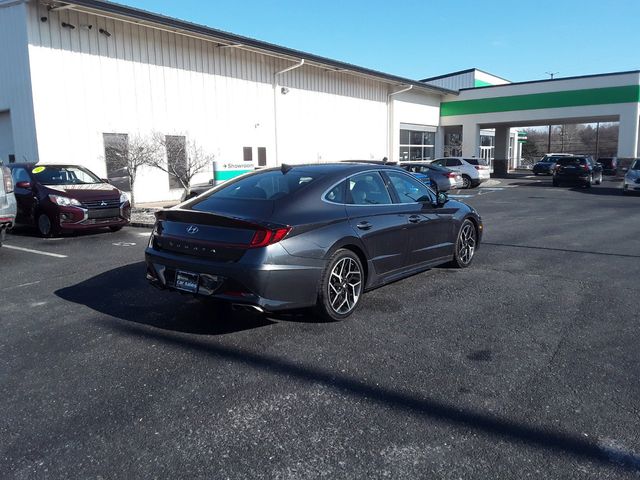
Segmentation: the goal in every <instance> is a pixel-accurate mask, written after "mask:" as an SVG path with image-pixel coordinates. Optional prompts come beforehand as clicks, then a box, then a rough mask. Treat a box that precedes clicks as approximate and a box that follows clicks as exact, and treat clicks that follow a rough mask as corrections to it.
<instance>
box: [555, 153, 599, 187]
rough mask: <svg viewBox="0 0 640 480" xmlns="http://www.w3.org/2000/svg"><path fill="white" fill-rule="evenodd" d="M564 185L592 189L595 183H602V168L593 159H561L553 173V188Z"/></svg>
mask: <svg viewBox="0 0 640 480" xmlns="http://www.w3.org/2000/svg"><path fill="white" fill-rule="evenodd" d="M563 183H573V184H578V185H582V186H584V187H591V185H593V184H594V183H595V184H596V185H600V184H601V183H602V166H601V165H599V164H597V163H595V162H594V161H593V159H592V158H591V157H561V158H558V160H557V162H556V168H555V169H554V171H553V186H554V187H557V186H560V185H561V184H563Z"/></svg>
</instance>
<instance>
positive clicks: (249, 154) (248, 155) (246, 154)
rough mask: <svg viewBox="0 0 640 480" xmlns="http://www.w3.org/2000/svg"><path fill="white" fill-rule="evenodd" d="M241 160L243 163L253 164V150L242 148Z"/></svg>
mask: <svg viewBox="0 0 640 480" xmlns="http://www.w3.org/2000/svg"><path fill="white" fill-rule="evenodd" d="M242 158H243V159H244V161H245V162H253V148H251V147H243V148H242Z"/></svg>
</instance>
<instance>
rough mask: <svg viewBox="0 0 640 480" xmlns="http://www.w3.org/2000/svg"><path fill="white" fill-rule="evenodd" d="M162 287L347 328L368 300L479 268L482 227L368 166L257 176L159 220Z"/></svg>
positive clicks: (389, 170) (155, 268)
mask: <svg viewBox="0 0 640 480" xmlns="http://www.w3.org/2000/svg"><path fill="white" fill-rule="evenodd" d="M156 217H157V220H156V224H155V227H154V230H153V233H152V235H151V238H150V240H149V246H148V248H147V250H146V263H147V279H148V280H149V282H151V284H152V285H154V286H156V287H159V288H162V289H169V290H177V291H181V292H187V293H190V294H194V295H201V296H205V297H210V298H213V299H217V300H223V301H227V302H230V303H232V304H234V305H235V306H236V307H240V308H247V309H254V310H256V311H260V312H275V311H280V310H286V309H297V308H305V307H314V308H315V309H316V311H317V312H318V313H319V314H320V315H321V316H322V317H324V318H328V319H332V320H340V319H343V318H346V317H347V316H349V315H350V314H352V313H353V312H354V310H355V309H356V307H357V306H358V303H359V301H360V298H361V296H362V294H363V292H366V291H367V290H371V289H373V288H376V287H380V286H382V285H384V284H387V283H390V282H393V281H395V280H398V279H400V278H403V277H406V276H409V275H413V274H416V273H418V272H421V271H423V270H426V269H428V268H431V267H433V266H435V265H439V264H443V263H451V264H452V265H453V266H455V267H459V268H464V267H467V266H469V265H470V264H471V262H472V260H473V257H474V254H475V252H476V250H477V248H478V246H479V244H480V239H481V237H482V221H481V218H480V216H479V215H478V214H477V213H476V211H475V210H474V209H473V208H471V207H470V206H468V205H466V204H464V203H461V202H457V201H453V200H450V199H448V198H447V196H446V194H443V193H441V194H438V195H436V194H435V193H434V192H433V191H432V190H431V189H430V188H428V187H427V186H426V185H424V184H423V183H422V182H420V181H418V180H416V179H415V178H414V177H413V176H412V175H410V174H409V173H407V172H406V171H404V170H402V169H400V168H397V167H389V166H384V165H380V166H378V165H376V166H372V165H366V164H356V163H352V164H351V163H339V164H321V165H295V166H289V165H283V166H282V167H281V168H272V169H265V170H259V171H256V172H252V173H249V174H246V175H243V176H241V177H238V178H236V179H234V180H231V181H229V182H226V183H224V184H223V185H220V186H218V187H215V188H212V189H211V190H209V191H208V192H206V193H204V194H202V195H200V196H198V197H196V198H194V199H191V200H188V201H186V202H184V203H182V204H180V205H177V206H176V207H174V208H170V209H166V210H162V211H160V212H158V213H157V214H156Z"/></svg>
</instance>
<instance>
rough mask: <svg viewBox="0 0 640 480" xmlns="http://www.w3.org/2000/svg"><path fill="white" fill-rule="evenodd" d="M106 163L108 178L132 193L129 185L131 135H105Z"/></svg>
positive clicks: (103, 135) (103, 138)
mask: <svg viewBox="0 0 640 480" xmlns="http://www.w3.org/2000/svg"><path fill="white" fill-rule="evenodd" d="M102 140H103V142H104V162H105V166H106V167H107V178H108V179H109V180H110V181H115V182H117V186H118V188H120V189H122V190H126V191H131V185H129V171H128V168H127V167H128V160H129V135H127V134H126V133H103V134H102Z"/></svg>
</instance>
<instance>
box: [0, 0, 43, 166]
mask: <svg viewBox="0 0 640 480" xmlns="http://www.w3.org/2000/svg"><path fill="white" fill-rule="evenodd" d="M26 15H27V10H26V6H25V5H24V4H15V5H12V6H3V5H2V4H1V3H0V66H1V67H0V112H5V113H4V115H5V117H4V118H5V119H6V120H5V121H9V120H10V122H11V126H10V127H11V128H10V130H11V131H12V132H13V135H12V142H11V144H9V143H8V140H9V139H8V138H7V137H6V136H4V140H2V139H0V141H2V142H3V143H4V145H0V151H2V152H5V154H3V158H2V160H4V161H5V162H6V161H8V158H6V157H7V155H8V153H9V150H12V152H11V153H13V154H15V156H16V161H37V159H38V146H37V143H36V132H35V121H34V116H33V99H32V96H31V75H30V71H29V56H28V49H27V38H28V32H27V23H26ZM7 131H9V130H7Z"/></svg>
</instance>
